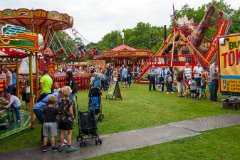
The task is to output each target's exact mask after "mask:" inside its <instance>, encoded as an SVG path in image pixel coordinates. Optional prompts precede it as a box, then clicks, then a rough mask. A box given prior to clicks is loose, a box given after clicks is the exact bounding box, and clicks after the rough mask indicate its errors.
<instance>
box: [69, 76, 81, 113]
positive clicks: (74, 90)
mask: <svg viewBox="0 0 240 160" xmlns="http://www.w3.org/2000/svg"><path fill="white" fill-rule="evenodd" d="M66 86H69V87H70V88H71V90H72V93H71V94H70V96H69V99H70V100H71V101H72V102H74V97H75V95H76V93H77V91H78V84H77V83H76V82H75V81H74V79H73V73H72V71H67V72H66ZM73 111H74V113H75V112H76V108H75V103H73Z"/></svg>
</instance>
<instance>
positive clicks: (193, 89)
mask: <svg viewBox="0 0 240 160" xmlns="http://www.w3.org/2000/svg"><path fill="white" fill-rule="evenodd" d="M189 86H190V93H191V97H192V98H196V93H197V82H196V81H195V79H194V77H192V79H191V80H190V81H189Z"/></svg>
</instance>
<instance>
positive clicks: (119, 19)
mask: <svg viewBox="0 0 240 160" xmlns="http://www.w3.org/2000/svg"><path fill="white" fill-rule="evenodd" d="M208 2H211V0H0V10H3V9H6V8H10V9H18V8H27V9H44V10H48V11H58V12H60V13H67V14H69V15H70V16H72V17H73V18H74V28H75V29H76V30H77V31H78V32H79V33H80V34H81V35H82V36H83V37H84V38H85V39H86V41H84V42H85V43H86V44H87V43H89V42H98V41H100V40H101V39H102V37H103V36H104V35H105V34H107V33H110V32H111V31H113V30H119V31H121V30H123V29H127V28H133V27H135V26H136V24H137V23H138V22H144V23H150V24H151V25H156V26H163V25H165V24H166V25H169V24H170V15H171V14H172V12H173V10H172V5H173V4H174V6H175V9H176V10H180V9H181V7H182V6H183V5H185V4H188V5H189V6H190V7H194V8H197V7H199V6H201V5H202V4H206V3H208ZM225 2H227V3H228V4H230V5H231V7H232V8H234V9H239V7H240V0H225Z"/></svg>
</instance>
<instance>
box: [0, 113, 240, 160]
mask: <svg viewBox="0 0 240 160" xmlns="http://www.w3.org/2000/svg"><path fill="white" fill-rule="evenodd" d="M237 125H240V115H237V114H225V115H219V116H213V117H206V118H198V119H193V120H186V121H181V122H174V123H169V124H167V125H164V126H158V127H152V128H144V129H138V130H132V131H126V132H119V133H114V134H109V135H102V136H100V137H101V138H102V140H103V144H102V145H98V146H96V145H95V143H94V141H91V140H89V141H88V143H87V147H86V148H79V150H78V151H76V152H74V153H70V154H68V153H59V152H50V151H49V152H47V153H42V152H41V150H40V148H31V149H24V150H21V151H16V152H11V153H4V154H1V155H0V159H4V160H7V159H9V160H22V159H31V160H51V159H58V160H60V159H65V160H66V159H67V160H75V159H87V158H90V157H95V156H99V155H103V154H109V153H115V152H120V151H126V150H131V149H135V148H141V147H146V146H151V145H155V144H160V143H164V142H170V141H174V140H177V139H182V138H186V137H192V136H196V135H199V134H201V133H199V132H201V131H207V130H212V129H216V128H223V127H229V126H237ZM73 146H77V147H78V146H79V143H77V142H73Z"/></svg>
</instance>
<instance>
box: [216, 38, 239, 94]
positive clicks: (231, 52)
mask: <svg viewBox="0 0 240 160" xmlns="http://www.w3.org/2000/svg"><path fill="white" fill-rule="evenodd" d="M219 66H220V84H221V88H220V89H221V92H228V93H240V34H235V35H229V36H225V37H220V38H219Z"/></svg>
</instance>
